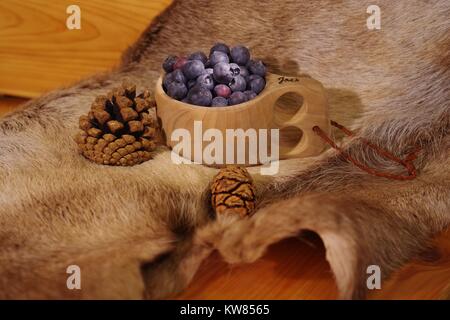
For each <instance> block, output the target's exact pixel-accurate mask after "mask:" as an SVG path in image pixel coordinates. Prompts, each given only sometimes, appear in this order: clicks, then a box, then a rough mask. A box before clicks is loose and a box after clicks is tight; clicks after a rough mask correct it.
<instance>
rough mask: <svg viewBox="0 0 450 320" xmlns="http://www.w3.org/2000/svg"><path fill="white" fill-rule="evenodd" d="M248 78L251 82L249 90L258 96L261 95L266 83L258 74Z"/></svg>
mask: <svg viewBox="0 0 450 320" xmlns="http://www.w3.org/2000/svg"><path fill="white" fill-rule="evenodd" d="M248 78H249V81H248V83H247V89H249V90H251V91H253V92H254V93H256V94H258V93H260V92H261V91H262V90H263V89H264V87H265V86H266V81H265V80H264V79H263V78H262V77H260V76H258V75H256V74H252V75H251V76H249V77H248Z"/></svg>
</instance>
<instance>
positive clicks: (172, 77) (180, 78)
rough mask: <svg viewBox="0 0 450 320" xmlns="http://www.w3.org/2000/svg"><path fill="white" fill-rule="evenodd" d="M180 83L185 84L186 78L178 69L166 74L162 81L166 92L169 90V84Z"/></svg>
mask: <svg viewBox="0 0 450 320" xmlns="http://www.w3.org/2000/svg"><path fill="white" fill-rule="evenodd" d="M175 81H176V82H180V83H186V77H185V76H184V74H183V72H182V71H181V70H180V69H175V70H174V71H172V72H170V73H167V74H166V75H165V76H164V79H163V86H164V88H165V89H166V90H167V89H168V88H169V84H171V83H172V82H175Z"/></svg>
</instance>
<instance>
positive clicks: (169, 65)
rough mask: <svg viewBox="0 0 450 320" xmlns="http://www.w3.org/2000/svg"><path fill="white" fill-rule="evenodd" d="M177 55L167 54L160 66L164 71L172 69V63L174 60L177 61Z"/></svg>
mask: <svg viewBox="0 0 450 320" xmlns="http://www.w3.org/2000/svg"><path fill="white" fill-rule="evenodd" d="M177 59H178V57H176V56H168V57H167V58H166V60H164V63H163V64H162V67H163V69H164V71H165V72H167V73H169V72H172V71H173V65H174V64H175V62H177Z"/></svg>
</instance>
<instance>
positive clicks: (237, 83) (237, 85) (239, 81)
mask: <svg viewBox="0 0 450 320" xmlns="http://www.w3.org/2000/svg"><path fill="white" fill-rule="evenodd" d="M228 86H229V87H230V89H231V90H232V91H233V92H234V91H244V90H245V88H246V87H247V82H245V79H244V77H243V76H240V75H238V76H235V77H234V78H233V79H231V81H230V84H229V85H228Z"/></svg>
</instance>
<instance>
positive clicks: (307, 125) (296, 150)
mask: <svg viewBox="0 0 450 320" xmlns="http://www.w3.org/2000/svg"><path fill="white" fill-rule="evenodd" d="M268 87H269V89H270V90H271V93H270V94H271V96H272V105H273V110H274V112H275V105H276V102H277V100H278V99H279V98H280V97H281V96H283V95H285V94H287V93H294V94H297V95H299V96H302V97H303V104H302V106H301V108H300V109H299V110H298V111H297V112H296V113H295V114H294V115H293V116H292V117H291V118H290V119H289V120H287V121H285V122H283V123H279V124H278V125H279V127H280V129H282V128H285V127H287V126H294V127H297V128H299V129H300V130H302V132H303V136H302V138H301V139H300V141H299V143H298V144H297V145H296V146H295V147H293V148H292V149H290V150H288V151H285V152H281V154H280V158H297V157H309V156H315V155H318V154H320V153H321V152H322V151H323V150H324V148H325V143H324V142H323V141H322V139H320V137H318V136H317V135H316V134H315V132H314V131H313V130H312V128H313V127H314V126H319V127H320V128H322V130H324V131H325V132H328V133H330V131H331V128H330V121H329V116H328V102H327V98H326V92H325V89H324V87H323V85H322V84H321V83H320V82H319V81H317V80H314V79H312V78H303V77H286V76H282V75H275V74H271V75H270V76H269V77H268ZM280 151H281V150H280Z"/></svg>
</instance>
